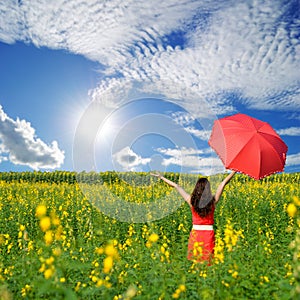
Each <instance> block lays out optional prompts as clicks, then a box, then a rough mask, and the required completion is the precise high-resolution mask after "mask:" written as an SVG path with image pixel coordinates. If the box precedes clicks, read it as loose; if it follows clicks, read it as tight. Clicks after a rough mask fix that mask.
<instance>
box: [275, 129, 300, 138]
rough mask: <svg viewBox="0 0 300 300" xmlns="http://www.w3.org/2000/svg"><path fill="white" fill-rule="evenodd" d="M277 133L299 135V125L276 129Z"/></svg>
mask: <svg viewBox="0 0 300 300" xmlns="http://www.w3.org/2000/svg"><path fill="white" fill-rule="evenodd" d="M277 133H278V134H279V135H289V136H300V127H290V128H285V129H279V130H277Z"/></svg>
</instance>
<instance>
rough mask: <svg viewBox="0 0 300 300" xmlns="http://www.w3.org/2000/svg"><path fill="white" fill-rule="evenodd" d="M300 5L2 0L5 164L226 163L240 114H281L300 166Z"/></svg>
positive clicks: (290, 166)
mask: <svg viewBox="0 0 300 300" xmlns="http://www.w3.org/2000/svg"><path fill="white" fill-rule="evenodd" d="M299 37H300V4H299V1H297V0H290V1H276V0H275V1H274V0H272V1H262V2H261V3H258V2H257V1H235V0H234V1H233V0H232V1H230V0H228V1H209V0H208V1H193V0H191V1H189V0H186V1H184V2H183V1H177V0H167V1H157V0H153V1H133V0H131V1H129V0H124V1H122V2H120V1H117V0H111V1H96V0H90V1H88V0H86V1H83V0H68V1H67V0H60V1H46V0H45V1H37V0H23V1H12V0H4V1H1V2H0V105H1V109H0V170H1V171H10V170H11V171H27V170H47V171H48V170H76V171H81V170H87V171H89V170H95V171H106V170H118V171H150V170H157V169H158V170H160V171H176V172H187V173H195V172H196V173H201V174H212V173H218V172H223V171H224V167H223V166H222V163H221V161H220V159H219V158H218V157H217V155H216V154H215V153H214V151H212V149H211V148H210V147H209V146H208V144H207V141H208V138H209V135H210V132H211V129H212V125H213V121H214V120H216V119H217V118H221V117H224V116H228V115H232V114H235V113H238V112H240V113H245V114H249V115H251V116H253V117H255V118H257V119H260V120H263V121H266V122H269V123H270V124H271V125H272V126H273V128H274V129H275V130H276V131H277V133H278V134H279V135H280V136H281V137H282V139H283V140H284V141H285V143H286V144H287V145H288V148H289V150H288V153H287V162H286V167H285V171H286V172H299V171H300V147H299V145H300V75H299V69H300V39H299Z"/></svg>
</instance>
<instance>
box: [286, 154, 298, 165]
mask: <svg viewBox="0 0 300 300" xmlns="http://www.w3.org/2000/svg"><path fill="white" fill-rule="evenodd" d="M286 165H287V166H299V165H300V153H296V154H290V155H287V157H286Z"/></svg>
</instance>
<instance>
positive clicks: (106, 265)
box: [103, 256, 113, 274]
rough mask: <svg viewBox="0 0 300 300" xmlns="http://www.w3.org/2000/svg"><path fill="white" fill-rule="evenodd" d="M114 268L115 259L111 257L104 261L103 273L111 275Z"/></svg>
mask: <svg viewBox="0 0 300 300" xmlns="http://www.w3.org/2000/svg"><path fill="white" fill-rule="evenodd" d="M112 267H113V258H112V257H111V256H107V257H105V258H104V260H103V272H104V273H106V274H107V273H109V272H110V270H111V269H112Z"/></svg>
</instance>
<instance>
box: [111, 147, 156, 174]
mask: <svg viewBox="0 0 300 300" xmlns="http://www.w3.org/2000/svg"><path fill="white" fill-rule="evenodd" d="M113 159H114V160H115V161H116V162H117V163H118V164H119V165H120V166H121V167H122V169H123V170H125V171H136V170H137V168H139V167H140V166H142V165H146V164H148V163H150V161H151V158H142V157H141V156H140V155H138V154H137V153H135V152H134V151H133V150H132V149H130V147H128V146H127V147H125V148H123V149H121V150H120V151H118V152H117V153H115V154H114V155H113Z"/></svg>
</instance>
